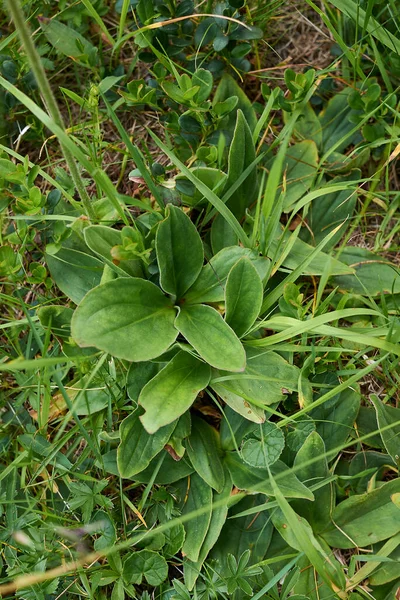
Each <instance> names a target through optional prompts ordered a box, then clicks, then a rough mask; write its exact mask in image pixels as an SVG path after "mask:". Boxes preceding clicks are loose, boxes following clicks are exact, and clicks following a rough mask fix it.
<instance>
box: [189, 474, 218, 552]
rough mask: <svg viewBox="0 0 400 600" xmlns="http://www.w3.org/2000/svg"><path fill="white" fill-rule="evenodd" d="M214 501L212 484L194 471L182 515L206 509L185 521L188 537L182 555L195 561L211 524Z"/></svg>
mask: <svg viewBox="0 0 400 600" xmlns="http://www.w3.org/2000/svg"><path fill="white" fill-rule="evenodd" d="M212 501H213V493H212V489H211V488H210V486H209V485H208V484H207V483H205V481H204V480H203V479H202V478H201V477H200V476H199V475H197V473H193V475H191V477H190V488H189V494H188V497H187V500H186V504H185V506H184V508H183V511H182V515H189V514H190V513H192V512H194V511H197V510H199V509H204V511H203V512H202V513H201V514H198V515H195V516H194V517H193V518H192V519H190V520H189V521H186V522H185V523H184V527H185V531H186V538H185V542H184V544H183V546H182V555H183V556H187V558H189V559H190V560H192V561H194V562H195V561H197V560H198V558H199V554H200V550H201V547H202V545H203V542H204V540H205V537H206V535H207V531H208V528H209V526H210V521H211V514H212Z"/></svg>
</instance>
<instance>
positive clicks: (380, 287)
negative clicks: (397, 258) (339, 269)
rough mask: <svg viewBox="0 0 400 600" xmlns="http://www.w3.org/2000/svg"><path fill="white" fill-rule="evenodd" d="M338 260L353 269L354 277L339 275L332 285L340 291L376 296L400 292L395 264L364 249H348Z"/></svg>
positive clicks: (399, 281) (399, 276) (399, 282)
mask: <svg viewBox="0 0 400 600" xmlns="http://www.w3.org/2000/svg"><path fill="white" fill-rule="evenodd" d="M340 260H341V261H343V262H344V263H346V264H347V265H350V266H351V268H352V269H355V275H340V276H338V275H339V274H337V276H336V277H335V279H334V283H335V284H336V285H338V286H339V287H340V288H341V289H344V290H348V291H350V292H353V293H355V294H363V295H364V294H370V295H371V296H377V295H379V294H382V293H385V292H387V293H389V294H397V293H399V292H400V275H399V273H398V268H397V266H396V265H395V264H393V263H390V262H389V261H388V260H387V259H386V258H383V257H381V256H379V255H377V254H374V253H373V252H370V251H369V250H367V249H366V248H356V247H353V246H351V247H348V248H345V249H344V250H343V252H342V253H341V254H340Z"/></svg>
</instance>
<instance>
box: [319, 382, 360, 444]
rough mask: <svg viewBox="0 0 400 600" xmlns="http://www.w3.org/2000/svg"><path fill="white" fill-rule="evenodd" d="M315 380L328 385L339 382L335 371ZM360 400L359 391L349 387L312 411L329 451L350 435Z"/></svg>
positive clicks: (342, 442)
mask: <svg viewBox="0 0 400 600" xmlns="http://www.w3.org/2000/svg"><path fill="white" fill-rule="evenodd" d="M315 382H316V383H325V384H326V385H338V383H339V381H338V379H337V377H336V375H334V374H333V373H326V374H325V375H322V376H320V377H318V378H316V379H315ZM322 393H323V392H322ZM360 401H361V397H360V394H359V392H358V391H357V390H353V389H350V388H349V389H347V390H344V391H343V392H341V393H340V394H336V395H335V396H333V398H330V399H329V400H327V401H326V402H324V403H323V404H321V406H317V408H314V410H312V411H310V413H309V415H310V417H311V418H312V419H314V421H315V424H316V427H317V432H318V433H319V435H320V436H321V438H322V439H323V440H324V443H325V447H326V450H327V451H328V452H329V451H330V450H333V449H335V448H339V447H340V446H341V445H342V444H344V443H345V441H346V440H347V438H348V437H349V435H350V433H351V431H352V429H353V425H354V422H355V420H356V418H357V415H358V411H359V408H360Z"/></svg>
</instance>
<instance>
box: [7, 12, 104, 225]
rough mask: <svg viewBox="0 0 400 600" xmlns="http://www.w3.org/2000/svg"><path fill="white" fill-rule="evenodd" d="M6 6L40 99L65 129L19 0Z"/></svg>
mask: <svg viewBox="0 0 400 600" xmlns="http://www.w3.org/2000/svg"><path fill="white" fill-rule="evenodd" d="M7 6H8V10H9V13H10V15H11V18H12V20H13V21H14V25H15V29H16V30H17V33H18V35H19V38H20V40H21V43H22V45H23V47H24V49H25V52H26V56H27V58H28V62H29V64H30V67H31V69H32V71H33V74H34V76H35V79H36V81H37V84H38V86H39V90H40V93H41V95H42V100H43V102H44V104H45V106H46V108H47V112H48V113H49V115H50V117H51V118H52V119H53V121H54V122H55V123H56V125H58V126H59V127H60V128H61V129H63V130H64V131H65V127H64V122H63V118H62V116H61V112H60V109H59V107H58V104H57V102H56V99H55V97H54V95H53V92H52V90H51V87H50V84H49V80H48V79H47V76H46V73H45V71H44V68H43V65H42V62H41V60H40V56H39V54H38V52H37V50H36V48H35V45H34V43H33V40H32V35H31V32H30V31H29V27H28V25H27V24H26V22H25V16H24V13H23V10H22V8H21V4H20V0H7ZM60 146H61V150H62V153H63V155H64V158H65V162H66V163H67V165H68V168H69V171H70V173H71V177H72V180H73V182H74V185H75V187H76V189H77V191H78V194H79V196H80V199H81V201H82V205H83V208H84V210H85V213H86V215H87V216H88V217H89V218H90V219H95V213H94V210H93V207H92V205H91V201H90V198H89V195H88V193H87V191H86V188H85V186H84V183H83V181H82V178H81V176H80V173H79V170H78V167H77V165H76V163H75V160H74V157H73V155H72V154H71V152H70V151H69V150H68V149H67V148H65V147H64V146H63V144H61V143H60Z"/></svg>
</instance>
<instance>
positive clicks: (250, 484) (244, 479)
mask: <svg viewBox="0 0 400 600" xmlns="http://www.w3.org/2000/svg"><path fill="white" fill-rule="evenodd" d="M225 462H226V465H227V467H228V469H229V472H230V474H231V477H232V481H233V483H234V485H235V486H236V487H237V488H239V489H240V490H246V491H248V492H249V493H251V494H256V493H262V494H266V495H267V496H273V495H274V492H273V489H272V485H271V482H270V480H269V474H268V469H259V468H257V467H250V465H248V464H247V463H245V462H244V461H243V460H242V459H241V458H240V456H239V455H238V453H237V452H228V453H227V454H226V457H225ZM270 469H271V473H272V475H273V476H274V477H275V478H277V479H278V481H279V487H280V490H281V491H282V493H283V495H284V496H285V497H286V498H305V499H306V500H313V499H314V496H313V493H312V492H311V491H310V490H309V489H308V488H307V487H306V486H305V485H304V484H303V483H301V481H299V479H297V477H296V476H295V475H294V474H293V473H292V472H291V470H290V469H289V468H288V467H287V466H286V465H285V464H284V463H283V462H281V461H280V460H278V461H277V462H276V463H275V464H273V465H272V466H271V467H270Z"/></svg>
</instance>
